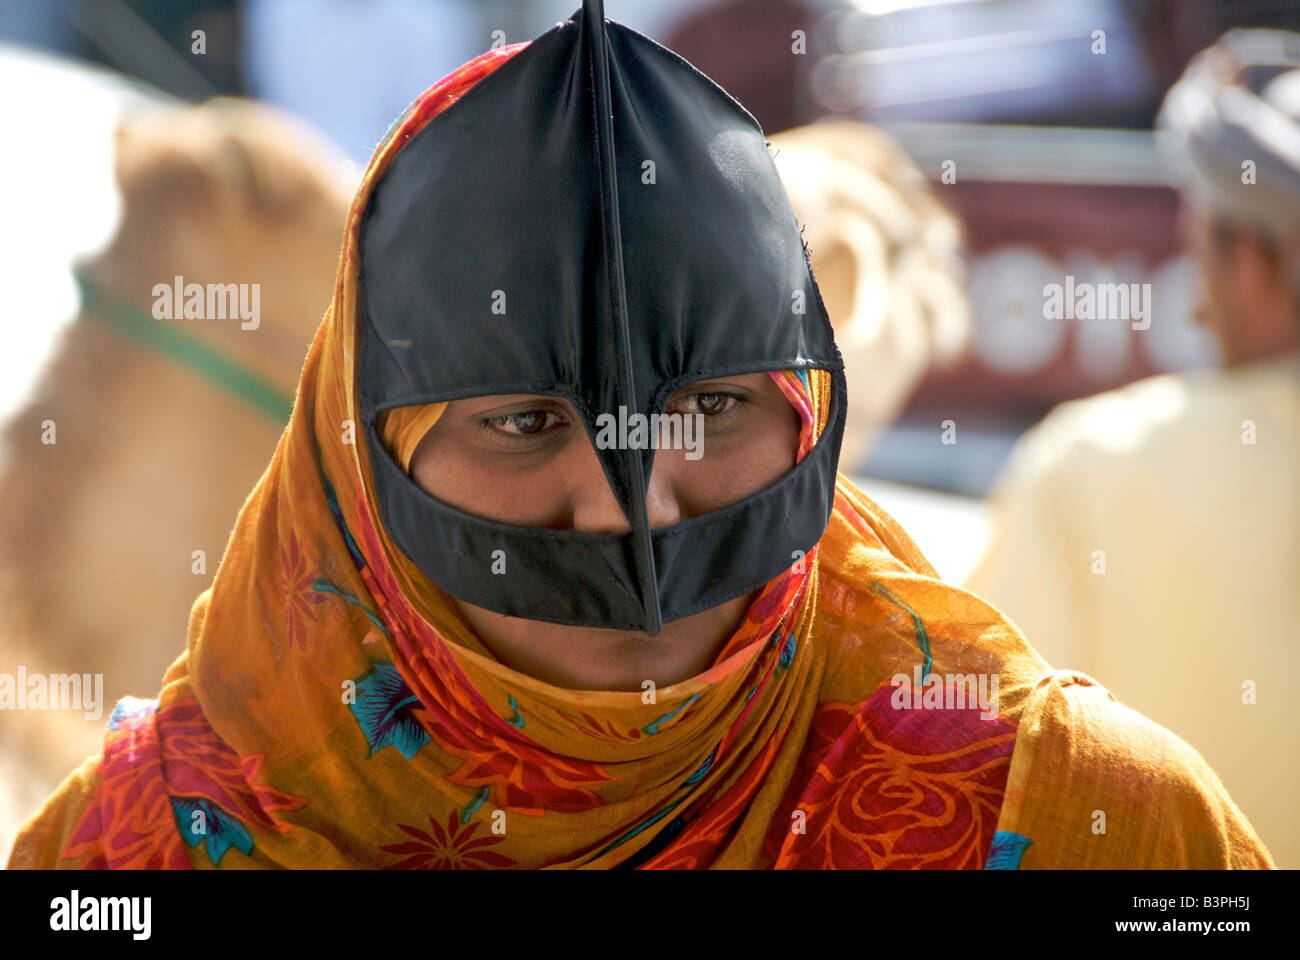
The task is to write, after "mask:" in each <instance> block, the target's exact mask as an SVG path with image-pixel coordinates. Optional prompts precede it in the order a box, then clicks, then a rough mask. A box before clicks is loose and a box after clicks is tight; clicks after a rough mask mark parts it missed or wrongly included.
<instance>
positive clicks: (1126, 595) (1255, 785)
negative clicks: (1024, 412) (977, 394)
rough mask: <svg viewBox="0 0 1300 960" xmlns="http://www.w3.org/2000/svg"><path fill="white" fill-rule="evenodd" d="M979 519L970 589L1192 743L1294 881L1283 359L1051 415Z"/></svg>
mask: <svg viewBox="0 0 1300 960" xmlns="http://www.w3.org/2000/svg"><path fill="white" fill-rule="evenodd" d="M1248 421H1249V422H1248ZM1252 426H1253V431H1254V437H1253V439H1254V442H1253V443H1249V442H1245V441H1248V440H1250V439H1251V437H1250V431H1251V429H1252ZM994 520H995V532H994V536H993V539H992V542H991V545H990V547H989V548H988V551H987V553H986V554H985V556H984V557H983V559H982V560H981V562H979V563H978V564H977V565H976V568H975V570H974V572H973V573H972V574H971V576H970V577H969V578H968V581H967V583H966V584H965V586H966V587H967V589H970V590H971V591H973V592H974V593H976V594H979V595H980V596H982V597H984V598H986V599H987V600H989V601H990V602H991V603H993V604H994V605H995V606H997V607H999V608H1000V609H1001V610H1003V611H1004V612H1005V613H1007V614H1008V615H1009V616H1010V617H1011V619H1012V620H1013V621H1015V623H1016V624H1017V625H1018V626H1020V628H1021V629H1022V630H1023V631H1024V633H1025V635H1026V637H1027V638H1028V639H1029V642H1030V643H1031V644H1032V645H1033V646H1034V647H1035V649H1037V650H1038V651H1039V653H1041V654H1042V656H1043V657H1044V658H1045V659H1047V660H1048V661H1049V662H1050V663H1051V664H1052V665H1053V666H1055V667H1068V668H1075V669H1079V670H1082V671H1084V672H1085V673H1088V674H1091V675H1092V676H1093V677H1095V678H1096V679H1097V680H1099V681H1100V682H1101V683H1103V684H1105V685H1106V686H1107V687H1109V688H1110V689H1111V690H1112V691H1113V692H1114V694H1115V696H1116V697H1117V698H1119V700H1121V701H1122V702H1123V703H1125V704H1127V705H1129V706H1131V707H1132V708H1133V709H1135V710H1138V711H1139V712H1141V713H1144V714H1146V715H1147V716H1148V717H1150V718H1151V719H1153V720H1155V721H1156V722H1157V723H1160V724H1163V725H1164V726H1166V727H1168V728H1169V729H1171V730H1172V731H1173V732H1174V733H1176V734H1178V735H1179V736H1180V737H1182V738H1183V739H1184V740H1186V741H1188V742H1189V743H1190V744H1192V745H1193V746H1194V747H1196V748H1197V749H1198V750H1199V751H1200V752H1201V753H1202V754H1203V755H1204V756H1205V759H1206V760H1207V761H1208V762H1209V764H1210V766H1211V767H1213V768H1214V770H1215V771H1216V772H1217V773H1218V775H1219V777H1220V778H1221V779H1222V781H1223V783H1224V784H1225V785H1226V786H1227V788H1228V791H1229V792H1230V793H1231V795H1232V797H1233V799H1234V800H1235V801H1236V802H1237V804H1238V805H1239V806H1240V807H1241V809H1242V810H1243V812H1244V813H1245V814H1246V816H1247V818H1248V819H1249V820H1250V822H1251V824H1252V825H1253V826H1254V827H1255V829H1256V831H1257V832H1258V833H1259V835H1260V837H1261V838H1262V839H1263V841H1264V843H1265V844H1266V845H1267V846H1268V848H1269V851H1270V853H1272V855H1273V857H1274V860H1275V861H1276V863H1277V865H1278V866H1279V867H1290V868H1296V867H1300V820H1298V819H1297V817H1296V813H1295V808H1296V797H1297V795H1298V794H1300V749H1298V748H1297V729H1300V356H1297V355H1295V354H1291V355H1289V356H1287V357H1283V358H1280V359H1275V360H1271V361H1268V362H1264V363H1257V364H1254V365H1252V366H1250V367H1249V368H1242V369H1239V370H1236V371H1231V372H1221V371H1214V372H1205V373H1198V374H1192V375H1183V376H1160V377H1153V378H1151V379H1148V380H1143V381H1140V382H1138V383H1134V384H1130V385H1129V386H1126V387H1124V388H1122V389H1119V390H1115V391H1111V392H1109V393H1104V394H1101V395H1098V396H1095V397H1090V398H1087V399H1085V400H1080V401H1074V402H1070V403H1065V404H1062V405H1061V406H1059V407H1058V408H1057V409H1056V410H1054V411H1052V413H1051V414H1049V416H1048V417H1047V418H1046V419H1045V420H1044V421H1043V422H1042V423H1041V424H1039V425H1038V426H1036V427H1035V428H1033V429H1032V430H1031V431H1030V432H1029V433H1027V434H1026V435H1025V437H1024V438H1022V440H1021V441H1020V442H1019V444H1018V445H1017V448H1016V450H1015V452H1014V453H1013V455H1012V460H1011V462H1010V463H1009V465H1008V467H1007V469H1006V471H1005V473H1004V475H1003V477H1002V479H1001V480H1000V481H999V485H998V488H997V491H996V493H995V496H994ZM1103 569H1104V572H1101V571H1102V570H1103ZM1252 694H1253V699H1254V703H1249V702H1243V701H1246V700H1249V699H1251V696H1252Z"/></svg>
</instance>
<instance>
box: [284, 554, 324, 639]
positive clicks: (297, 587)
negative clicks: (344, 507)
mask: <svg viewBox="0 0 1300 960" xmlns="http://www.w3.org/2000/svg"><path fill="white" fill-rule="evenodd" d="M311 581H312V574H311V572H310V570H309V569H308V566H307V558H306V557H305V556H304V555H303V552H302V549H301V548H300V547H299V545H298V538H297V536H295V535H294V533H293V531H292V530H290V531H289V535H288V536H287V537H286V538H285V539H283V540H281V541H280V587H281V590H282V591H283V593H284V632H285V639H286V640H287V641H288V645H289V648H290V649H293V648H295V647H296V648H297V649H299V650H303V649H306V647H307V639H308V638H309V637H310V636H311V631H310V630H308V629H307V623H308V621H312V622H315V620H316V612H315V611H314V610H313V609H312V607H314V606H316V605H317V604H320V603H324V602H325V597H323V596H322V595H321V594H319V593H317V592H316V590H315V589H314V588H313V587H312V585H311Z"/></svg>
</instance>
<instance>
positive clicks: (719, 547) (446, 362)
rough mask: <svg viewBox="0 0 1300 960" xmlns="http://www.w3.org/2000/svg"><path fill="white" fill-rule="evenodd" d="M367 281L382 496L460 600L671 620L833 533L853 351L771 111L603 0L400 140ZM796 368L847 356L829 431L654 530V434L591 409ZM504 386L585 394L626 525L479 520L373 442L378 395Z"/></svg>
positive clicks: (377, 199)
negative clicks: (737, 490) (829, 310)
mask: <svg viewBox="0 0 1300 960" xmlns="http://www.w3.org/2000/svg"><path fill="white" fill-rule="evenodd" d="M361 283H362V294H361V308H362V310H363V314H364V315H363V317H362V318H361V323H360V330H361V333H360V338H361V343H360V354H359V376H360V384H359V393H360V402H361V414H362V419H363V422H364V430H365V435H366V438H367V442H368V444H369V451H370V458H371V462H372V463H373V464H374V483H375V488H376V493H377V496H378V500H379V509H380V512H381V517H382V519H383V522H384V524H385V525H386V528H387V529H388V531H389V533H390V535H391V536H392V537H393V539H394V541H395V542H396V543H397V544H398V545H399V546H400V547H401V549H402V550H403V551H405V553H406V554H407V555H408V556H409V557H410V559H411V560H412V561H413V562H414V563H415V564H416V565H417V566H418V567H419V568H420V569H421V570H422V571H423V572H424V573H425V575H426V576H428V577H429V579H430V580H432V581H433V582H434V583H435V584H437V585H438V586H439V587H441V588H442V589H443V590H445V591H446V592H448V593H449V594H451V595H452V596H454V597H457V598H459V599H461V600H463V601H465V602H468V603H471V604H475V605H477V606H481V607H485V608H487V609H488V610H492V611H495V612H497V613H502V614H506V615H509V616H514V617H524V618H527V619H531V620H543V621H548V622H551V623H561V624H570V625H574V626H591V627H607V628H614V629H622V630H643V631H645V632H646V633H648V634H649V635H651V636H653V635H655V634H657V633H659V631H660V629H661V627H662V625H663V623H665V622H668V621H671V620H675V619H678V618H680V617H684V616H687V615H689V614H693V613H697V612H699V611H701V610H704V609H707V608H709V607H713V606H716V605H718V604H721V603H725V602H727V601H728V600H733V599H735V598H736V597H739V596H742V595H743V594H745V593H748V592H749V591H751V590H754V589H756V588H758V587H759V586H761V585H763V584H764V583H766V582H767V581H769V580H771V579H772V578H774V577H776V576H777V575H778V574H780V573H781V572H783V571H785V570H788V569H789V568H790V567H791V566H792V564H793V563H794V562H795V558H796V556H797V554H796V551H805V552H806V551H807V550H809V549H810V548H811V547H812V546H813V545H814V544H815V543H816V542H817V541H818V540H819V539H820V538H821V535H822V533H823V532H824V531H825V529H826V524H827V521H828V519H829V517H830V512H831V509H832V505H833V499H834V488H835V475H836V467H837V464H838V459H839V449H840V441H841V438H842V436H843V432H844V410H845V403H844V401H845V383H844V372H843V363H842V361H841V359H840V354H839V351H838V349H836V346H835V343H834V340H833V338H832V335H831V327H830V322H829V319H828V317H827V316H826V310H825V307H824V305H823V304H822V300H821V296H820V294H819V293H818V291H817V287H816V283H815V282H814V280H813V277H812V272H811V269H810V267H809V264H808V260H807V257H806V255H805V251H804V247H803V241H802V238H801V235H800V231H799V227H798V224H797V223H796V220H795V216H794V212H793V211H792V209H791V207H790V203H789V200H788V199H787V197H786V194H785V191H784V189H783V188H782V186H781V182H780V179H779V177H778V175H777V172H776V168H775V166H774V165H773V163H772V160H771V156H770V154H769V152H768V148H767V143H766V141H765V139H764V136H763V132H762V130H761V129H760V128H759V126H758V123H757V121H755V120H754V118H753V117H752V116H751V115H750V114H749V113H748V112H747V111H746V110H745V109H744V108H743V107H741V106H740V104H738V103H737V102H736V101H735V100H733V99H732V98H731V97H730V96H728V95H727V93H725V92H724V91H723V90H722V89H721V88H720V87H718V86H717V85H716V84H715V83H713V81H711V80H710V79H709V78H708V77H706V76H704V75H703V74H702V73H700V72H699V71H698V70H696V69H695V68H694V67H692V66H691V65H690V64H689V63H687V62H686V61H685V60H682V59H681V58H680V57H678V56H677V55H676V54H674V53H673V52H671V51H670V50H667V49H665V48H664V47H662V46H660V45H658V44H657V43H655V42H654V41H652V40H650V39H648V38H647V37H644V36H642V35H640V34H638V33H636V32H634V31H632V30H629V29H628V28H626V27H623V26H621V25H620V24H617V23H612V22H607V21H605V20H604V18H603V13H602V11H601V4H599V3H593V2H588V3H587V4H586V6H585V7H584V9H583V10H580V11H579V12H578V13H576V14H574V16H573V18H572V19H570V20H569V21H566V22H565V23H562V24H559V25H558V26H556V27H555V28H553V29H552V30H550V31H548V32H547V33H545V34H543V35H542V36H541V37H539V38H538V39H536V40H534V41H533V42H532V43H531V44H530V45H529V46H528V47H527V48H525V49H524V50H523V51H521V52H519V53H517V54H515V55H514V56H513V57H512V58H511V59H510V60H508V61H507V62H506V63H504V64H503V65H502V66H500V67H498V68H497V69H496V70H495V71H494V72H493V73H491V74H490V75H488V76H487V77H485V78H484V79H482V80H480V81H479V82H478V83H476V84H475V85H474V86H473V87H472V88H470V90H469V91H468V92H467V93H466V94H465V95H464V96H463V97H462V98H461V100H460V101H459V102H457V103H455V104H453V105H451V106H450V107H448V108H447V109H445V110H444V111H443V112H442V113H440V114H438V115H437V116H436V117H434V118H433V119H432V120H431V121H429V123H428V124H427V125H426V126H425V127H424V128H423V129H421V130H420V131H419V132H418V133H417V134H415V136H413V137H412V138H411V139H410V141H409V142H408V143H406V144H405V145H404V146H403V147H402V148H401V150H399V151H398V153H397V154H396V155H395V157H394V159H393V161H392V164H391V166H390V167H389V169H388V170H387V171H386V173H385V174H384V176H383V177H382V179H381V180H380V181H379V182H378V183H377V184H376V186H375V188H374V191H373V192H372V194H371V197H370V200H369V205H368V207H367V209H366V211H365V213H364V216H363V220H362V226H361ZM791 368H795V369H799V368H821V369H825V370H829V371H831V374H832V379H833V388H832V392H833V397H832V402H831V411H830V419H829V421H828V423H827V425H826V429H825V430H824V431H823V432H822V435H821V438H820V440H819V441H818V443H817V444H816V446H815V447H814V448H813V449H812V450H811V451H810V452H809V453H808V455H807V456H806V457H805V458H804V459H803V461H802V462H801V463H799V464H798V465H797V466H796V467H795V468H794V469H793V470H791V471H790V472H789V473H788V474H786V475H785V476H784V477H783V478H781V479H780V480H779V481H777V482H776V483H774V484H773V485H771V486H770V487H767V488H765V489H763V490H761V491H759V492H757V493H755V494H753V495H751V496H749V497H746V498H745V499H743V500H740V501H738V502H737V503H734V504H731V505H730V506H727V507H725V508H722V509H719V510H716V511H714V512H712V513H708V514H705V515H703V516H697V517H692V518H691V519H688V520H686V521H684V522H682V523H678V524H675V525H673V526H671V527H664V528H660V529H656V530H651V529H650V524H649V519H648V515H647V513H646V502H645V500H646V489H647V483H648V480H649V477H650V471H651V468H652V467H653V459H654V450H653V449H633V450H628V449H600V446H599V445H598V444H597V442H596V435H597V428H598V424H597V418H598V417H599V416H600V415H601V414H603V413H607V414H611V415H613V416H615V417H617V416H618V413H619V408H620V407H625V408H626V410H627V412H628V413H629V414H631V413H636V412H639V413H641V414H643V415H644V416H646V417H647V418H648V417H649V416H650V415H651V414H654V413H661V412H662V411H663V410H664V405H665V404H666V403H667V402H668V401H669V399H670V398H671V397H672V396H673V394H674V393H675V392H676V391H677V390H679V389H680V388H681V387H683V386H686V385H689V384H691V383H694V382H697V381H700V380H704V379H710V378H716V377H720V376H725V375H732V376H734V375H739V374H744V373H754V372H758V371H766V370H780V369H791ZM497 394H546V395H552V396H559V397H563V398H565V399H567V400H568V401H569V402H570V403H572V405H573V407H574V409H575V410H576V411H577V412H578V415H579V416H580V417H581V418H582V420H583V423H584V425H585V427H586V430H587V434H588V436H589V437H590V438H591V440H592V445H593V447H595V448H596V452H597V455H598V457H599V458H600V462H601V465H602V467H603V468H604V471H605V475H606V478H607V479H608V481H609V484H610V487H611V489H612V491H613V493H614V495H615V496H616V497H617V498H618V502H619V504H620V506H621V507H622V509H623V511H624V513H625V514H626V516H627V518H628V522H629V524H630V526H631V532H630V533H627V534H596V533H586V532H580V531H573V530H554V529H542V528H535V527H523V526H516V525H512V524H506V523H499V522H495V521H492V520H487V519H484V518H482V517H477V516H474V515H472V514H469V513H466V512H464V511H462V510H458V509H456V508H454V507H452V506H450V505H449V504H447V503H444V502H442V501H440V500H438V499H437V498H435V497H433V496H431V495H430V494H428V493H427V492H425V491H424V490H423V489H421V488H420V487H419V486H418V485H417V484H416V483H415V482H414V481H413V480H412V479H411V478H410V477H409V476H407V475H406V473H404V472H403V470H402V468H401V467H400V466H399V465H398V464H397V462H396V461H395V460H394V459H393V457H392V456H391V455H390V454H389V453H388V451H387V450H386V449H385V447H384V445H383V442H382V441H381V440H380V437H379V433H378V429H377V426H376V421H377V418H378V415H379V413H380V412H381V411H383V410H387V409H390V408H393V407H400V406H406V405H410V404H425V403H431V402H434V401H439V400H455V399H460V398H465V397H475V396H488V395H497ZM706 453H707V451H706ZM706 459H707V457H706ZM498 550H500V551H504V555H505V557H506V560H507V566H506V569H507V570H508V573H507V574H506V575H503V576H502V575H494V574H493V573H492V563H493V559H494V556H500V555H499V554H495V555H494V551H498Z"/></svg>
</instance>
